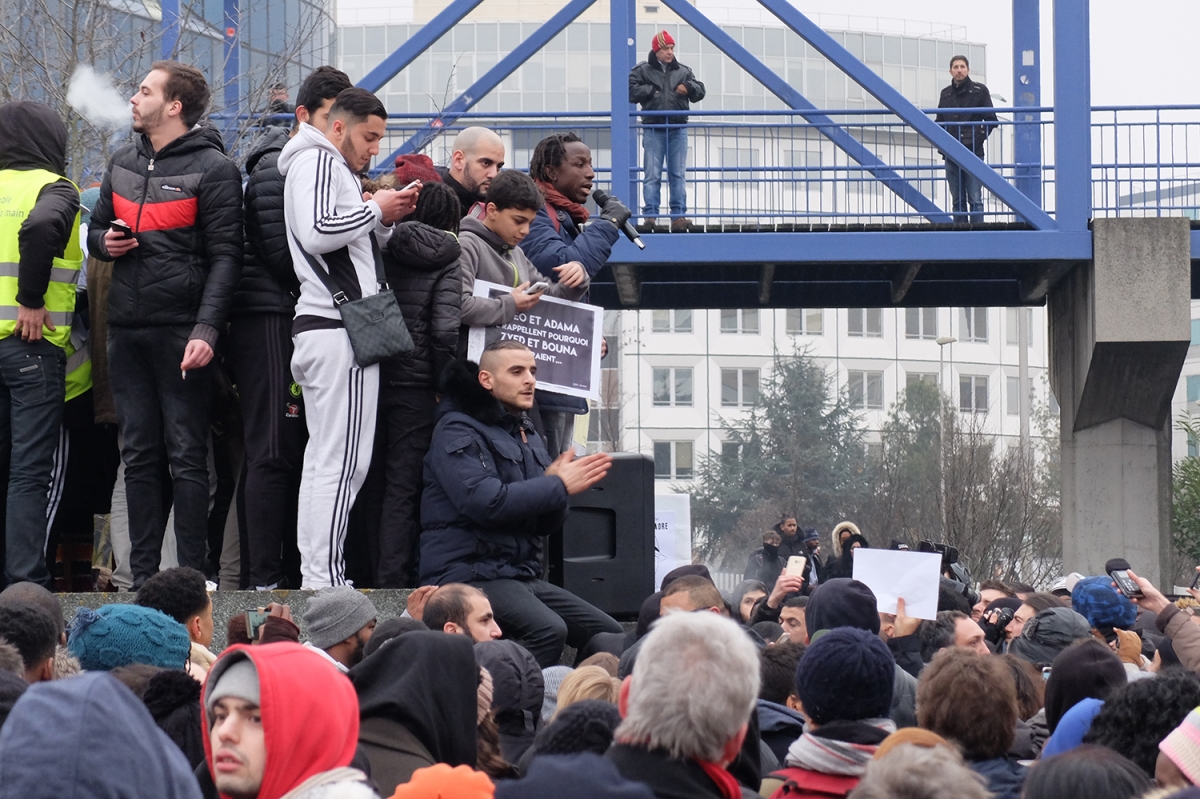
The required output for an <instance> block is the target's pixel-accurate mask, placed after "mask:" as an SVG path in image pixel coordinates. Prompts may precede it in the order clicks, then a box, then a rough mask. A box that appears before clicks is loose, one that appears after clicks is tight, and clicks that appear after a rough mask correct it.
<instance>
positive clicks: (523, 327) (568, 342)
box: [467, 280, 604, 401]
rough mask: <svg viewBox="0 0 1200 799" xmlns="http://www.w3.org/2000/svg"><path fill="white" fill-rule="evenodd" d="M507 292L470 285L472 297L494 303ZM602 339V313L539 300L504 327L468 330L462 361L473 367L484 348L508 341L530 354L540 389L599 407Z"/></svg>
mask: <svg viewBox="0 0 1200 799" xmlns="http://www.w3.org/2000/svg"><path fill="white" fill-rule="evenodd" d="M511 292H512V287H511V286H501V285H500V284H498V283H489V282H488V281H486V280H476V281H475V289H474V294H475V296H476V297H488V298H492V299H494V298H496V297H500V296H502V295H504V294H509V293H511ZM603 338H604V310H603V309H602V308H600V307H599V306H596V305H586V304H584V303H582V302H569V301H567V300H560V299H558V298H557V297H546V296H543V297H542V298H541V300H539V301H538V303H537V305H534V306H533V307H532V308H530V309H529V310H528V311H518V312H517V315H516V316H514V317H513V320H512V321H511V322H509V323H508V324H506V325H499V326H497V327H472V328H471V329H470V333H469V335H468V337H467V357H468V358H470V359H471V360H473V361H476V362H478V361H479V356H480V355H482V354H483V351H484V349H485V348H486V347H487V346H488V345H489V344H491V343H493V342H496V341H503V340H507V339H513V340H515V341H519V342H521V343H522V344H524V345H525V346H527V347H529V349H530V350H532V351H533V357H534V359H535V360H536V361H537V367H538V373H537V382H538V386H537V387H538V388H539V389H543V390H545V391H553V392H554V393H556V394H566V395H567V396H569V397H582V398H584V399H590V400H596V401H599V400H600V342H601V341H602V340H603Z"/></svg>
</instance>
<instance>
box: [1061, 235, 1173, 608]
mask: <svg viewBox="0 0 1200 799" xmlns="http://www.w3.org/2000/svg"><path fill="white" fill-rule="evenodd" d="M1092 240H1093V260H1092V262H1091V263H1085V264H1081V265H1079V266H1078V267H1077V268H1075V269H1074V270H1073V271H1072V272H1071V273H1070V274H1068V275H1067V277H1066V278H1064V279H1063V280H1062V281H1061V282H1060V283H1059V284H1058V285H1056V286H1055V287H1054V288H1053V289H1052V290H1051V292H1050V297H1049V306H1050V309H1049V310H1050V314H1049V315H1050V379H1051V385H1052V386H1053V388H1054V394H1055V396H1056V397H1057V398H1058V400H1059V404H1060V406H1061V407H1062V416H1061V423H1062V500H1061V508H1062V525H1063V566H1064V569H1065V571H1066V572H1072V571H1078V572H1082V573H1083V574H1101V573H1103V569H1104V562H1105V561H1106V560H1107V559H1109V558H1115V557H1124V558H1126V559H1128V560H1129V563H1130V565H1132V566H1133V568H1134V570H1135V571H1137V572H1138V574H1141V575H1143V576H1145V577H1147V578H1148V579H1150V580H1151V581H1153V582H1154V583H1155V584H1158V585H1162V583H1163V582H1169V581H1170V577H1171V575H1170V574H1169V573H1168V562H1169V553H1170V533H1171V425H1172V419H1171V418H1170V409H1171V395H1172V393H1173V392H1174V391H1175V386H1176V385H1177V384H1178V382H1179V373H1180V369H1181V368H1182V367H1183V361H1184V357H1185V356H1186V355H1187V349H1188V343H1189V341H1190V339H1191V311H1190V296H1191V241H1190V232H1189V226H1188V220H1186V219H1182V218H1180V219H1161V218H1148V219H1097V220H1095V222H1094V223H1093V232H1092Z"/></svg>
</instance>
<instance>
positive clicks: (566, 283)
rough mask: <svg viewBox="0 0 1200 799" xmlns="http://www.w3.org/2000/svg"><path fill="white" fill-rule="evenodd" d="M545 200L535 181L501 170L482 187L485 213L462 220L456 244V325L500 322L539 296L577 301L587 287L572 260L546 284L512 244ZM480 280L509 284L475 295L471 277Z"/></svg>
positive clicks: (461, 346) (462, 343) (520, 237)
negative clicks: (459, 288)
mask: <svg viewBox="0 0 1200 799" xmlns="http://www.w3.org/2000/svg"><path fill="white" fill-rule="evenodd" d="M544 204H545V201H544V200H543V199H542V194H541V192H540V191H538V187H537V185H535V184H534V182H533V180H532V179H531V178H530V177H529V176H528V175H526V174H525V173H523V172H517V171H516V170H505V171H503V172H501V173H500V174H499V175H497V176H496V177H495V178H494V179H493V180H492V185H491V186H490V187H489V188H488V203H487V215H486V216H485V217H484V218H483V219H482V220H479V219H474V218H472V217H467V218H466V219H464V220H463V221H462V226H461V229H460V231H459V243H460V244H461V245H462V257H461V258H460V259H459V262H458V268H459V271H460V272H461V273H462V282H463V293H462V324H463V327H464V328H470V327H498V326H500V325H506V324H508V323H509V322H511V321H512V320H513V318H514V317H515V316H516V315H517V314H518V313H524V312H526V311H528V310H529V309H530V308H532V307H533V306H535V305H537V302H538V300H540V299H541V298H542V295H543V294H545V295H546V296H549V297H561V298H562V299H564V300H578V299H579V298H580V297H582V296H583V295H584V294H585V293H586V292H587V289H588V285H589V280H588V276H587V272H586V271H585V270H584V268H583V266H582V265H581V264H578V263H570V264H563V265H562V266H558V267H555V268H554V270H553V271H554V272H555V274H557V275H558V282H557V283H550V284H549V285H547V284H546V283H547V281H545V278H544V277H543V276H542V274H541V273H540V272H538V270H537V268H536V267H535V266H534V265H533V264H532V263H530V261H529V259H528V258H526V257H525V253H523V252H521V250H520V248H519V247H518V245H519V244H520V243H521V242H522V241H523V240H524V239H525V237H526V236H527V235H529V224H530V223H531V222H532V221H533V218H534V217H535V216H537V212H538V209H539V208H541V207H542V206H543V205H544ZM476 280H486V281H488V282H489V283H499V284H500V285H501V286H512V287H513V290H512V293H510V294H505V295H503V296H501V297H476V296H475V281H476ZM466 344H467V331H466V330H463V331H462V335H460V336H459V350H460V354H465V353H466Z"/></svg>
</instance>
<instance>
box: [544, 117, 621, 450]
mask: <svg viewBox="0 0 1200 799" xmlns="http://www.w3.org/2000/svg"><path fill="white" fill-rule="evenodd" d="M529 176H530V177H531V178H533V180H534V182H535V183H537V185H538V188H539V189H541V191H542V195H543V196H544V197H545V199H546V204H545V206H544V207H542V208H539V209H538V212H537V216H536V217H535V218H534V220H533V222H531V223H530V225H529V235H528V236H526V237H525V240H524V241H522V242H521V251H522V252H524V253H525V255H526V257H527V258H529V260H530V261H531V262H532V263H533V265H534V266H536V267H537V268H538V271H539V272H541V273H542V274H543V275H545V276H546V279H547V280H557V279H558V273H557V272H555V271H554V267H556V266H561V265H563V264H566V263H571V262H576V263H579V264H582V265H583V268H584V269H585V270H586V271H587V273H588V277H589V278H591V277H594V276H595V275H596V273H597V272H599V271H600V269H601V268H602V267H603V266H604V264H605V263H606V262H607V261H608V257H609V255H611V254H612V248H613V244H615V243H616V241H617V237H619V236H620V235H621V231H622V229H623V228H624V226H625V225H626V223H628V222H629V217H630V216H631V215H632V212H631V211H630V210H629V209H628V208H626V207H625V205H624V204H623V203H622V202H621V201H620V200H618V199H616V198H615V197H609V198H607V202H605V203H604V204H603V205H602V206H601V207H600V218H599V219H597V220H593V221H592V222H590V223H588V218H589V216H590V215H589V213H588V210H587V209H586V208H584V207H583V204H584V203H585V202H587V198H588V195H589V194H591V193H592V181H593V180H595V178H596V173H595V172H594V171H593V170H592V151H591V150H590V149H589V148H588V146H587V145H586V144H584V143H583V142H582V141H580V139H579V137H578V136H576V135H575V134H574V133H555V134H553V135H550V136H547V137H546V138H544V139H542V140H541V141H540V142H538V143H537V147H535V148H534V150H533V156H532V157H531V158H530V159H529ZM585 223H587V224H585ZM583 301H584V302H586V301H587V297H586V296H585V297H584V298H583ZM537 402H538V410H539V411H540V412H541V417H542V424H543V426H544V427H545V432H546V444H547V449H548V450H549V451H550V455H551V456H552V457H553V456H557V455H558V454H559V453H562V452H566V451H567V449H568V448H569V447H570V445H571V439H572V438H573V436H572V430H573V428H574V424H575V416H576V415H577V414H584V413H587V410H588V406H587V401H586V400H583V399H580V398H578V397H567V396H564V395H561V394H550V393H546V392H541V391H539V392H538V397H537Z"/></svg>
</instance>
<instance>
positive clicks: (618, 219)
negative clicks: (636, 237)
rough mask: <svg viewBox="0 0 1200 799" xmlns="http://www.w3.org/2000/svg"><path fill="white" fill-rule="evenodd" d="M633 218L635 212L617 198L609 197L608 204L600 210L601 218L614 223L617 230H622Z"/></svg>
mask: <svg viewBox="0 0 1200 799" xmlns="http://www.w3.org/2000/svg"><path fill="white" fill-rule="evenodd" d="M631 216H633V211H630V210H629V209H628V208H626V207H625V203H623V202H621V201H620V200H618V199H617V198H616V197H609V198H608V202H606V203H605V204H604V207H603V208H601V209H600V218H601V219H607V220H608V221H609V222H612V223H613V224H614V225H616V226H617V230H620V229H621V228H622V227H623V226H624V225H625V223H626V222H628V221H629V217H631Z"/></svg>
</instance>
